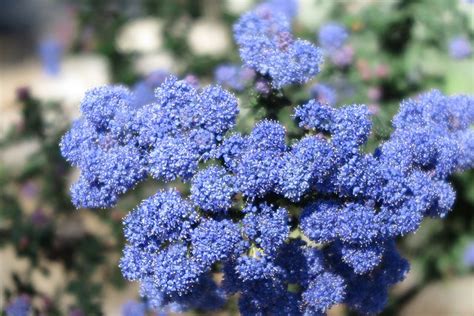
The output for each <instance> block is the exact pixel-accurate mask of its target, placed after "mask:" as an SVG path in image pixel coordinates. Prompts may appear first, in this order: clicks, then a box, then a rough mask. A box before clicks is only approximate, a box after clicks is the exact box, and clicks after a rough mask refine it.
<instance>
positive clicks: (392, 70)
mask: <svg viewBox="0 0 474 316" xmlns="http://www.w3.org/2000/svg"><path fill="white" fill-rule="evenodd" d="M255 3H256V1H252V0H222V1H218V0H201V1H194V0H140V1H126V0H103V1H94V0H82V1H72V0H70V1H67V0H64V1H54V0H38V1H35V2H32V1H27V0H4V1H3V3H2V10H1V12H0V45H1V47H2V49H1V50H0V78H1V79H0V80H1V83H0V92H1V93H0V116H1V118H0V262H1V263H0V291H1V292H0V309H2V315H3V314H4V313H6V309H5V310H3V308H4V307H7V306H9V304H10V305H11V304H13V303H12V302H15V299H16V298H18V297H21V298H25V300H27V301H28V302H29V303H31V304H32V306H33V309H32V312H33V314H34V315H101V314H106V315H117V314H120V313H121V306H122V304H124V303H126V302H128V301H129V300H139V297H138V290H137V286H136V285H133V284H130V283H128V282H126V281H125V280H124V279H123V278H122V276H121V274H120V271H119V269H118V267H117V263H118V259H119V257H120V252H121V249H122V246H123V236H122V228H121V219H122V218H123V216H124V215H125V214H126V213H127V212H128V211H129V210H130V209H131V208H132V207H133V206H134V205H136V204H137V201H138V200H140V199H142V198H144V197H146V196H148V195H150V193H151V192H154V191H155V190H156V188H157V185H156V184H155V183H152V182H148V183H145V184H143V185H140V186H139V187H138V188H137V190H135V191H134V192H132V193H131V194H129V195H128V196H127V197H126V198H125V199H124V200H123V201H122V202H121V203H120V204H119V206H118V207H116V208H115V209H113V210H75V209H74V208H73V206H72V205H71V203H70V197H69V192H68V188H69V185H70V183H71V182H72V181H73V179H75V178H76V177H77V172H76V171H74V170H71V168H70V167H69V166H68V164H66V163H65V161H64V160H63V159H62V157H61V156H60V154H59V151H58V142H59V139H60V137H61V135H62V134H63V133H64V132H65V130H66V129H67V128H68V125H69V124H70V122H71V120H72V119H74V118H75V117H77V116H78V108H79V102H80V98H81V96H82V95H83V93H84V91H85V90H86V89H87V88H90V87H93V86H97V85H102V84H108V83H120V84H125V85H129V86H130V87H132V88H133V87H137V86H136V85H137V84H139V83H146V84H148V85H149V86H150V89H152V88H153V87H154V86H156V85H158V84H159V80H156V78H155V77H152V76H151V75H150V74H153V73H155V74H156V72H157V71H161V72H166V73H174V74H176V75H178V76H180V77H183V78H188V79H189V80H196V81H198V82H199V83H200V84H201V85H206V84H208V83H210V82H211V81H212V80H213V79H214V78H213V77H214V72H215V69H216V67H218V66H219V65H221V64H224V63H233V64H239V63H240V60H239V56H238V52H237V50H236V47H235V44H234V43H233V40H232V23H233V22H234V21H235V20H236V19H237V18H238V17H239V15H240V14H241V13H242V12H244V11H245V10H247V9H249V8H251V7H252V6H253V5H254V4H255ZM330 21H336V22H338V23H340V24H342V25H344V26H345V27H346V28H347V29H348V31H349V33H350V36H349V39H348V43H347V45H346V49H347V50H346V51H345V52H344V53H345V55H344V56H343V57H345V58H346V59H347V61H346V62H344V63H343V65H341V64H338V63H335V62H331V61H330V60H329V58H327V60H326V62H325V64H324V66H323V70H322V72H321V74H320V75H318V76H317V77H316V78H315V79H314V80H313V81H312V82H310V83H308V84H307V85H306V86H305V87H303V88H301V87H286V88H285V89H284V94H282V95H280V96H276V97H275V99H274V100H273V101H272V102H274V104H275V105H276V106H275V107H273V108H272V107H271V106H270V107H269V106H268V105H267V106H266V108H267V109H269V108H270V109H271V113H267V112H265V111H266V110H263V109H262V108H263V107H262V104H261V102H262V100H261V99H260V98H259V97H258V94H257V93H256V92H255V88H254V87H250V89H246V90H245V91H243V92H239V91H235V93H236V94H237V95H238V96H239V98H240V107H241V117H240V119H239V128H240V129H241V130H242V131H244V132H245V131H248V130H249V129H250V128H251V126H252V125H253V124H254V122H255V121H256V120H258V119H260V118H262V117H265V116H269V115H270V116H274V117H276V118H278V119H280V120H281V121H282V122H283V123H284V124H285V125H286V126H287V127H288V131H289V133H292V132H294V131H295V128H294V127H295V126H294V123H293V122H292V120H291V113H292V112H291V109H292V107H293V106H295V105H298V104H301V103H302V102H304V101H306V100H308V99H309V98H312V97H325V98H333V99H334V100H333V99H331V100H333V103H334V105H335V106H342V105H344V104H353V103H365V104H368V105H369V107H370V108H371V110H372V112H373V114H374V126H375V128H374V133H373V137H372V139H371V142H370V144H369V146H368V147H369V148H368V149H370V148H374V147H375V146H376V144H378V143H380V142H381V141H383V140H384V139H386V138H387V137H388V136H389V134H390V131H391V126H390V119H391V117H392V116H393V115H394V113H396V111H397V109H398V105H399V102H400V101H401V100H402V99H403V98H407V97H413V96H416V95H417V94H418V93H420V92H422V91H426V90H429V89H433V88H436V89H440V90H442V91H443V92H445V93H447V94H456V93H468V94H473V93H474V58H473V54H472V42H473V38H474V4H472V1H468V0H459V1H456V0H453V1H444V0H378V1H377V0H360V1H327V0H300V1H299V13H298V15H297V17H296V20H295V22H294V25H293V27H294V31H295V33H296V34H297V35H298V36H299V37H302V38H305V39H307V40H310V41H312V42H316V43H317V31H318V29H319V28H320V27H321V26H322V25H324V24H325V23H327V22H330ZM456 38H463V39H464V41H465V43H467V45H468V46H470V47H471V52H470V54H465V56H461V58H460V57H459V56H454V55H453V52H452V49H451V47H450V45H452V41H453V40H454V39H456ZM150 78H151V79H153V78H155V81H153V80H150ZM322 87H329V88H330V89H329V91H330V93H332V95H331V94H330V95H326V96H325V95H324V91H322V90H320V89H321V88H322ZM283 96H284V97H283ZM452 180H453V183H454V185H455V188H456V191H457V200H456V204H455V207H454V209H453V211H452V212H451V213H450V214H449V215H448V216H447V217H446V218H445V219H444V220H443V221H439V220H427V221H425V223H424V224H423V225H422V227H421V229H420V231H419V232H418V233H417V234H416V235H410V236H406V238H404V239H403V240H400V243H399V246H400V248H401V249H402V251H403V253H404V254H405V255H406V256H407V257H408V258H409V260H410V262H411V263H412V271H411V272H410V274H409V276H408V278H407V280H406V281H405V282H403V283H402V284H400V285H399V286H397V287H396V288H395V289H394V290H393V293H392V296H391V302H390V304H389V307H388V309H387V310H386V311H385V312H384V314H385V315H400V314H402V315H421V314H420V309H417V308H420V307H419V306H423V305H424V304H427V302H429V304H432V305H433V306H434V307H433V308H436V309H437V312H438V315H455V314H456V315H458V312H459V311H465V310H466V309H464V310H463V309H459V308H467V310H468V312H469V314H470V315H472V314H474V306H473V304H474V303H472V302H470V301H472V298H473V297H474V292H473V291H474V290H473V289H474V270H473V267H474V171H473V170H471V171H469V172H466V173H464V174H462V175H456V176H454V177H453V179H452ZM466 282H467V291H466V286H465V284H466ZM440 284H441V285H440ZM448 285H449V286H448ZM450 291H451V292H450ZM453 291H454V292H453ZM453 293H455V294H453ZM430 295H431V296H430ZM459 295H461V297H459ZM439 297H445V298H446V297H447V298H452V297H457V301H456V302H454V301H449V299H448V301H446V299H445V302H444V304H445V305H446V306H443V305H442V304H443V299H439ZM423 300H424V301H423ZM434 301H436V302H434ZM417 304H418V305H417ZM420 304H421V305H420ZM440 304H441V305H440ZM459 305H461V307H460V306H459ZM417 306H418V307H417ZM466 306H467V307H466ZM425 308H426V306H425ZM443 308H445V309H443ZM456 308H458V309H456ZM469 308H471V309H470V310H469ZM424 311H425V312H426V314H423V315H432V314H430V312H429V308H428V309H424ZM440 312H441V314H439V313H440ZM152 313H155V312H151V311H150V314H152ZM221 314H223V315H225V314H235V308H233V309H232V308H231V310H228V311H222V312H221ZM330 314H332V315H344V314H345V311H344V309H343V308H336V309H335V310H332V311H330ZM459 315H464V314H459ZM466 315H467V314H466Z"/></svg>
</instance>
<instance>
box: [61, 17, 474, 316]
mask: <svg viewBox="0 0 474 316" xmlns="http://www.w3.org/2000/svg"><path fill="white" fill-rule="evenodd" d="M277 16H278V12H275V11H271V10H269V9H264V10H263V9H258V10H257V11H254V12H251V13H248V14H246V15H244V16H243V17H242V18H241V19H240V20H239V22H237V25H236V27H235V32H236V38H237V41H238V44H239V46H240V50H241V55H242V58H243V60H244V62H245V63H246V64H247V65H248V66H250V67H252V68H253V69H255V70H256V71H257V72H259V73H260V74H261V75H263V76H268V77H269V79H271V80H272V84H273V85H274V87H275V88H279V87H281V86H283V85H285V84H288V83H302V82H305V81H306V80H307V79H308V78H309V77H310V76H312V75H314V74H315V73H316V72H317V70H316V69H317V65H319V63H320V54H319V51H318V49H316V48H314V47H313V46H312V45H311V44H309V43H307V42H303V41H300V40H294V39H293V37H292V36H291V34H290V33H289V27H288V25H287V22H285V21H286V20H285V18H284V17H283V16H281V19H280V18H276V17H277ZM297 43H300V44H301V45H303V46H305V45H306V48H307V49H308V51H310V52H311V53H310V54H308V55H304V57H302V55H298V56H297V57H296V55H292V54H293V53H296V52H297V51H298V45H300V44H297ZM292 56H293V57H294V58H293V57H292ZM288 58H289V59H288ZM292 58H293V59H292ZM305 58H308V59H305ZM288 60H290V62H289V63H288ZM283 61H285V62H284V63H283ZM308 67H309V68H308ZM134 98H135V96H134V94H133V93H131V92H129V91H128V90H127V89H125V88H123V87H103V88H99V89H94V90H91V91H90V92H88V93H87V95H86V97H85V98H84V100H83V102H82V104H81V110H82V113H83V117H82V118H81V119H79V120H78V121H76V122H75V123H74V124H73V126H72V128H71V130H70V131H69V132H68V133H67V134H66V135H65V136H64V138H63V140H62V142H61V150H62V153H63V155H64V156H65V157H66V158H67V159H68V161H70V162H71V163H72V164H73V165H75V166H78V167H79V168H80V169H81V172H82V173H81V178H80V179H79V181H78V182H77V183H76V184H75V185H74V187H73V188H72V195H73V201H74V203H75V204H76V205H77V206H85V207H109V206H112V205H114V204H115V202H116V201H117V199H118V198H119V196H120V195H121V194H123V193H124V192H126V191H127V190H128V189H130V188H132V187H133V186H134V185H135V184H136V183H138V182H139V181H141V180H143V179H144V178H145V177H147V176H150V177H152V178H154V179H155V180H158V181H163V182H169V181H174V180H180V181H182V182H183V183H185V184H187V185H188V187H189V193H186V192H185V191H184V190H183V192H180V191H179V190H178V189H176V188H173V187H171V188H168V189H160V190H158V192H156V194H154V195H153V196H151V197H149V198H147V199H145V200H144V201H142V202H141V203H140V204H139V205H138V206H137V207H136V208H135V209H134V210H133V211H131V212H130V213H129V214H128V215H127V217H126V218H125V220H124V234H125V238H126V241H127V245H126V246H125V249H124V251H123V256H122V258H121V260H120V268H121V270H122V273H123V275H124V276H125V277H126V278H127V279H129V280H134V281H138V282H139V283H140V293H141V295H142V296H144V297H146V298H147V300H148V302H149V303H150V305H151V307H152V308H155V309H163V308H165V309H166V310H172V311H185V310H188V309H199V310H212V309H216V308H219V307H221V306H222V305H223V304H225V302H226V300H227V298H228V297H229V296H230V295H233V294H236V293H238V294H239V295H238V297H239V309H240V312H241V314H242V315H324V314H325V313H326V311H327V310H328V309H329V308H330V307H331V306H333V305H335V304H340V303H341V304H346V305H347V306H349V308H351V309H352V310H355V311H357V312H359V313H361V314H374V313H378V312H380V311H381V310H382V309H383V307H384V306H385V304H386V302H387V295H388V289H389V287H390V286H391V285H392V284H394V283H396V282H399V281H401V280H402V279H403V278H404V276H405V274H406V273H407V271H408V269H409V266H408V262H407V261H406V260H405V259H403V258H402V257H401V256H400V254H399V253H398V251H397V249H396V246H395V240H396V238H398V237H399V236H403V235H405V234H408V233H411V232H414V231H416V230H417V229H418V227H419V225H420V223H421V221H422V220H423V218H424V217H427V216H429V217H444V216H445V215H446V214H447V213H448V212H449V211H450V209H451V207H452V205H453V203H454V198H455V193H454V191H453V188H452V187H451V185H450V184H449V182H448V177H449V176H450V175H451V174H453V173H454V172H457V171H462V170H465V169H469V168H472V167H473V166H474V132H473V130H472V128H471V126H472V124H473V123H474V98H472V97H468V96H453V97H447V96H444V95H442V94H441V93H440V92H438V91H432V92H429V93H426V94H423V95H421V96H419V97H418V98H414V99H409V100H406V101H404V102H402V104H401V107H400V111H399V113H398V114H397V115H396V116H395V117H394V119H393V127H394V132H393V133H392V135H391V137H390V138H389V139H388V140H387V141H386V142H384V143H382V144H381V145H380V146H379V147H378V148H377V149H376V150H375V151H374V152H371V153H366V152H364V151H363V150H362V148H363V146H364V145H366V142H367V141H368V139H369V137H370V134H371V131H372V122H371V116H370V111H369V110H368V108H367V107H366V106H364V105H349V106H345V107H341V108H334V107H332V106H331V105H329V104H328V102H320V101H318V100H316V99H312V100H310V101H308V102H307V103H305V104H302V105H300V106H298V107H296V109H295V110H294V118H295V120H296V121H297V123H298V125H299V127H300V128H301V132H302V134H305V135H304V136H303V137H301V138H296V139H294V138H293V139H290V136H289V135H288V134H287V133H286V129H285V127H284V126H283V125H282V124H280V123H279V122H277V121H273V120H268V119H264V120H262V121H260V122H258V123H257V124H256V125H255V126H254V128H253V130H252V131H251V132H250V133H248V134H242V133H239V132H238V131H235V130H233V128H234V125H235V122H236V117H237V114H238V107H237V100H236V98H235V97H234V96H233V95H232V94H230V93H229V92H227V91H225V90H223V89H222V88H221V87H219V86H210V87H206V88H204V89H201V90H198V89H196V88H195V87H193V86H192V85H191V84H189V83H188V82H186V81H179V80H177V79H176V78H174V77H169V78H167V79H166V80H165V81H164V82H163V83H162V84H161V85H160V86H159V88H157V89H156V91H155V93H154V99H153V101H152V102H150V103H148V104H145V105H143V106H141V107H138V108H137V107H135V106H133V105H132V104H133V100H134ZM216 273H219V274H220V275H222V276H223V279H222V280H218V279H217V278H216V277H215V275H216Z"/></svg>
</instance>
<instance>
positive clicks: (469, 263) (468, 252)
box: [463, 242, 474, 268]
mask: <svg viewBox="0 0 474 316" xmlns="http://www.w3.org/2000/svg"><path fill="white" fill-rule="evenodd" d="M463 264H464V266H466V267H468V268H472V267H474V242H471V243H469V244H468V245H467V247H466V248H465V249H464V255H463Z"/></svg>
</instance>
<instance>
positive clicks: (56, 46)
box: [38, 38, 64, 75]
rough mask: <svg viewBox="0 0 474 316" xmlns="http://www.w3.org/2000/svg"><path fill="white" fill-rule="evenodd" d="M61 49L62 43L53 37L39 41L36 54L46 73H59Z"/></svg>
mask: <svg viewBox="0 0 474 316" xmlns="http://www.w3.org/2000/svg"><path fill="white" fill-rule="evenodd" d="M63 49H64V48H63V45H62V44H61V43H60V42H59V41H58V40H57V39H54V38H48V39H45V40H43V41H41V42H40V43H39V47H38V54H39V57H40V59H41V63H42V65H43V69H44V71H45V72H46V73H47V74H48V75H57V74H58V73H59V70H60V66H61V57H62V55H63Z"/></svg>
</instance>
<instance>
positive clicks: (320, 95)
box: [309, 83, 337, 106]
mask: <svg viewBox="0 0 474 316" xmlns="http://www.w3.org/2000/svg"><path fill="white" fill-rule="evenodd" d="M309 93H310V95H311V97H312V98H314V99H316V100H318V101H319V102H321V103H326V104H328V105H330V106H334V105H336V102H337V93H336V90H335V89H334V88H333V87H332V86H330V85H327V84H324V83H316V84H314V85H313V86H311V88H310V90H309Z"/></svg>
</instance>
